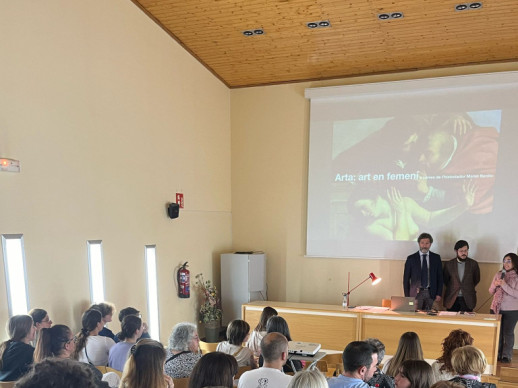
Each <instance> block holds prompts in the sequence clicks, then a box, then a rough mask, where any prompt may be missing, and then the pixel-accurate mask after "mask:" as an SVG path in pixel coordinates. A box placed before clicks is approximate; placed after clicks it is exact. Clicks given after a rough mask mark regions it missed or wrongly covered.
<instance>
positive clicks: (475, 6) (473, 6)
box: [469, 2, 482, 9]
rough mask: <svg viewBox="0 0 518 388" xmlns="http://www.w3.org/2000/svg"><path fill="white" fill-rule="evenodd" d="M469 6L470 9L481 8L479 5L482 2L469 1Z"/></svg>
mask: <svg viewBox="0 0 518 388" xmlns="http://www.w3.org/2000/svg"><path fill="white" fill-rule="evenodd" d="M469 7H470V8H471V9H479V8H481V7H482V3H479V2H475V3H471V4H470V5H469Z"/></svg>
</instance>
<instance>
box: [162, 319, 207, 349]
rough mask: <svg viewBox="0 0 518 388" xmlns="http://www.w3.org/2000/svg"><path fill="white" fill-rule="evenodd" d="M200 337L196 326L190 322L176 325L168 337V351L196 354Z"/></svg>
mask: <svg viewBox="0 0 518 388" xmlns="http://www.w3.org/2000/svg"><path fill="white" fill-rule="evenodd" d="M199 347H200V337H199V336H198V329H197V328H196V325H195V324H193V323H190V322H181V323H177V324H176V325H175V326H174V327H173V331H172V332H171V335H170V336H169V349H171V350H176V351H180V352H186V351H190V352H197V351H198V349H199Z"/></svg>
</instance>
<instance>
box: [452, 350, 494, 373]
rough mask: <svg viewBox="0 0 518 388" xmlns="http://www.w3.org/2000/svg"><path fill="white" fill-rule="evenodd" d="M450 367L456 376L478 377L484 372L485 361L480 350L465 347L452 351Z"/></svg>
mask: <svg viewBox="0 0 518 388" xmlns="http://www.w3.org/2000/svg"><path fill="white" fill-rule="evenodd" d="M451 365H452V367H453V370H454V371H455V373H456V374H458V375H475V376H480V375H481V374H482V373H484V371H485V370H486V366H487V360H486V356H485V355H484V353H483V352H482V350H480V349H478V348H476V347H474V346H471V345H467V346H463V347H461V348H458V349H455V350H454V351H453V353H452V354H451Z"/></svg>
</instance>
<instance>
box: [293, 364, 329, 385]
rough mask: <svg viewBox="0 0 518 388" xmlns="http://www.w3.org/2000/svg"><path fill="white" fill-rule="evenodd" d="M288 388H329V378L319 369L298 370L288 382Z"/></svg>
mask: <svg viewBox="0 0 518 388" xmlns="http://www.w3.org/2000/svg"><path fill="white" fill-rule="evenodd" d="M288 388H328V385H327V380H326V378H325V377H324V375H323V374H322V373H321V372H320V371H319V370H318V369H314V368H311V369H307V370H303V371H300V372H297V373H296V374H295V376H293V378H292V379H291V381H290V383H289V384H288Z"/></svg>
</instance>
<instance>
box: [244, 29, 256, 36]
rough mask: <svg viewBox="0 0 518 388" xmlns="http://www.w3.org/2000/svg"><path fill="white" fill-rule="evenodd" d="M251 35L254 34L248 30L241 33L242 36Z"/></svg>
mask: <svg viewBox="0 0 518 388" xmlns="http://www.w3.org/2000/svg"><path fill="white" fill-rule="evenodd" d="M253 34H254V32H253V31H250V30H246V31H243V35H244V36H252V35H253Z"/></svg>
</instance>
